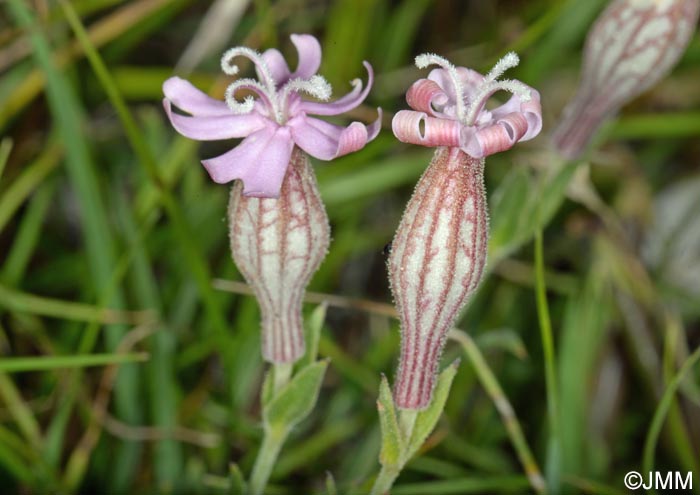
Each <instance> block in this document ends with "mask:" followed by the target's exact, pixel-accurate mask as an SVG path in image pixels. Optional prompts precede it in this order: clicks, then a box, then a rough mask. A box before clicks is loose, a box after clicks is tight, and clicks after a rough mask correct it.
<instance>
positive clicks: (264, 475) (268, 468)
mask: <svg viewBox="0 0 700 495" xmlns="http://www.w3.org/2000/svg"><path fill="white" fill-rule="evenodd" d="M287 433H288V430H287V428H281V429H269V428H265V436H264V438H263V442H262V445H261V446H260V451H259V452H258V457H257V458H256V459H255V465H254V466H253V473H252V474H251V476H250V486H249V489H248V494H249V495H262V494H263V492H264V491H265V487H266V486H267V481H268V479H269V478H270V474H271V473H272V468H273V467H274V465H275V462H276V461H277V456H278V455H279V453H280V450H281V449H282V445H283V444H284V441H285V440H286V439H287Z"/></svg>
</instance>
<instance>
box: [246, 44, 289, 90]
mask: <svg viewBox="0 0 700 495" xmlns="http://www.w3.org/2000/svg"><path fill="white" fill-rule="evenodd" d="M262 58H263V60H264V61H265V65H267V68H268V69H269V70H270V74H271V75H272V79H274V80H275V84H276V85H277V87H279V86H280V85H282V84H284V83H286V82H287V81H289V78H290V77H291V74H292V72H291V71H290V70H289V66H288V65H287V62H286V61H285V60H284V57H283V56H282V54H281V53H280V51H279V50H277V49H275V48H270V49H269V50H265V52H264V53H263V54H262ZM255 71H256V72H257V74H258V79H260V80H261V81H262V80H264V77H263V75H262V74H261V73H260V70H259V69H258V68H257V67H256V69H255Z"/></svg>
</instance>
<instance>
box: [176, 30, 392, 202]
mask: <svg viewBox="0 0 700 495" xmlns="http://www.w3.org/2000/svg"><path fill="white" fill-rule="evenodd" d="M291 39H292V42H293V43H294V45H295V46H296V47H297V50H298V52H299V64H298V66H297V69H296V71H294V72H291V71H290V69H289V67H288V66H287V63H286V62H285V61H284V58H283V57H282V54H281V53H280V52H279V51H278V50H275V49H270V50H267V51H266V52H265V53H263V54H262V55H261V54H259V53H257V52H255V51H254V50H251V49H250V48H245V47H235V48H231V49H230V50H228V51H227V52H226V53H225V54H224V56H223V58H222V59H221V68H222V70H223V71H224V72H225V73H226V74H231V75H235V74H238V71H239V69H238V66H237V65H234V64H233V63H232V59H234V58H235V57H239V56H242V57H246V58H248V59H250V61H251V62H253V64H254V65H255V68H256V71H257V74H258V80H255V79H251V78H245V79H239V80H237V81H235V82H234V83H232V84H231V85H230V86H229V87H228V89H227V90H226V102H225V103H224V102H222V101H218V100H215V99H213V98H210V97H209V96H207V95H205V94H204V93H202V92H201V91H199V90H198V89H196V88H195V87H194V86H192V84H190V83H189V82H187V81H185V80H183V79H180V78H179V77H172V78H170V79H168V80H167V81H165V83H164V84H163V92H164V93H165V99H164V100H163V104H164V106H165V111H166V112H167V114H168V117H169V118H170V122H171V123H172V125H173V127H175V129H176V130H177V131H178V132H179V133H180V134H182V135H184V136H187V137H189V138H192V139H198V140H217V139H228V138H245V139H243V141H242V142H241V143H240V144H239V145H238V146H236V147H235V148H233V149H232V150H230V151H228V152H227V153H224V154H223V155H221V156H218V157H215V158H210V159H208V160H203V161H202V164H203V165H204V167H205V168H206V169H207V171H208V172H209V175H210V176H211V178H212V179H213V180H214V181H215V182H218V183H226V182H230V181H232V180H234V179H241V180H242V181H243V194H244V195H246V196H254V197H259V198H276V197H278V196H279V194H280V188H281V186H282V181H283V179H284V176H285V172H286V170H287V165H288V164H289V160H290V157H291V156H292V149H293V148H294V146H295V145H296V146H298V147H299V148H301V149H302V150H304V151H306V152H307V153H309V154H310V155H311V156H314V157H316V158H318V159H320V160H332V159H333V158H336V157H338V156H341V155H345V154H347V153H351V152H353V151H357V150H359V149H361V148H362V147H363V146H364V145H365V144H367V142H368V141H370V140H372V139H374V137H376V135H377V134H378V133H379V129H380V120H381V110H379V112H380V115H379V118H378V119H377V120H376V121H375V122H374V123H373V124H371V125H370V126H365V125H363V124H361V123H359V122H353V123H352V124H350V126H348V127H347V128H342V127H338V126H335V125H332V124H329V123H327V122H324V121H322V120H319V119H315V118H312V117H309V116H308V115H307V114H314V115H338V114H341V113H344V112H347V111H348V110H351V109H353V108H355V107H357V106H358V105H359V104H360V103H361V102H362V101H363V100H364V99H365V98H366V97H367V94H368V93H369V90H370V88H371V86H372V81H373V73H372V67H371V66H370V65H369V64H368V63H366V62H365V67H366V68H367V72H368V73H369V80H368V83H367V87H366V88H365V89H364V90H363V88H362V82H361V81H360V80H359V79H356V80H355V81H353V82H352V85H353V86H354V89H353V90H352V91H351V92H350V93H348V94H346V95H345V96H343V97H342V98H340V99H338V100H336V101H334V102H331V103H323V101H326V100H328V99H329V98H330V96H331V86H330V84H329V83H328V82H327V81H326V80H325V79H324V78H323V77H322V76H319V75H317V74H316V71H317V70H318V68H319V66H320V65H321V46H320V45H319V43H318V41H317V40H316V38H314V37H313V36H311V35H308V34H301V35H292V36H291ZM238 91H247V92H252V93H254V94H256V95H257V96H258V99H254V97H253V96H246V97H245V99H244V100H243V101H238V100H237V99H236V93H237V92H238ZM302 93H306V94H308V95H310V96H313V97H315V98H317V99H319V100H322V102H316V101H306V100H302V98H301V94H302ZM173 105H175V106H177V107H179V108H181V109H182V110H184V111H186V112H189V113H190V114H191V115H192V116H191V117H187V116H184V115H178V114H176V113H174V112H173V111H172V106H173Z"/></svg>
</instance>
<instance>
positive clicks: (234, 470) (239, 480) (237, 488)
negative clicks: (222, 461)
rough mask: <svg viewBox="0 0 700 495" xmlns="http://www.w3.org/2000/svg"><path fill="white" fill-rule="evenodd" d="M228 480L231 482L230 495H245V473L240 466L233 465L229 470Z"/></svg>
mask: <svg viewBox="0 0 700 495" xmlns="http://www.w3.org/2000/svg"><path fill="white" fill-rule="evenodd" d="M228 480H229V488H228V493H229V495H244V494H245V493H246V491H247V488H246V483H245V480H244V479H243V473H241V469H240V468H239V467H238V464H236V463H235V462H234V463H231V464H230V465H229V468H228Z"/></svg>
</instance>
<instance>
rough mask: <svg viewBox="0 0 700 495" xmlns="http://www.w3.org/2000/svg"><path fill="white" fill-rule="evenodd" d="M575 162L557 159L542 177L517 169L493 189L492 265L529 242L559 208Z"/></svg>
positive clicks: (490, 255) (575, 167) (574, 169)
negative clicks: (570, 162) (558, 160)
mask: <svg viewBox="0 0 700 495" xmlns="http://www.w3.org/2000/svg"><path fill="white" fill-rule="evenodd" d="M577 168H578V166H577V165H574V164H569V163H560V164H557V165H555V166H553V167H552V168H551V169H550V170H548V171H547V172H544V173H543V174H542V177H540V178H538V179H534V178H533V177H532V176H531V175H530V174H529V173H527V172H525V171H523V170H519V169H516V170H514V171H513V172H511V173H510V174H509V175H508V176H507V177H506V179H505V180H504V181H503V182H502V183H501V186H500V187H499V188H498V189H497V190H496V191H495V193H494V195H493V201H492V202H491V205H490V206H491V217H492V221H491V235H490V240H489V259H490V261H491V264H493V265H495V264H496V263H497V261H498V260H501V259H503V258H505V257H506V256H508V255H509V254H510V253H512V252H513V251H514V250H516V249H517V248H519V247H520V246H522V245H523V244H524V243H526V242H528V241H529V240H530V239H532V238H533V237H534V235H535V232H536V230H537V229H538V228H539V227H540V225H541V226H542V227H544V226H546V225H547V223H549V221H550V220H551V219H552V217H553V216H554V214H555V213H556V212H557V210H558V209H559V206H560V205H561V203H562V201H563V200H564V195H565V193H566V188H567V187H568V185H569V183H570V182H571V179H572V177H573V175H574V173H575V172H576V170H577Z"/></svg>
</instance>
